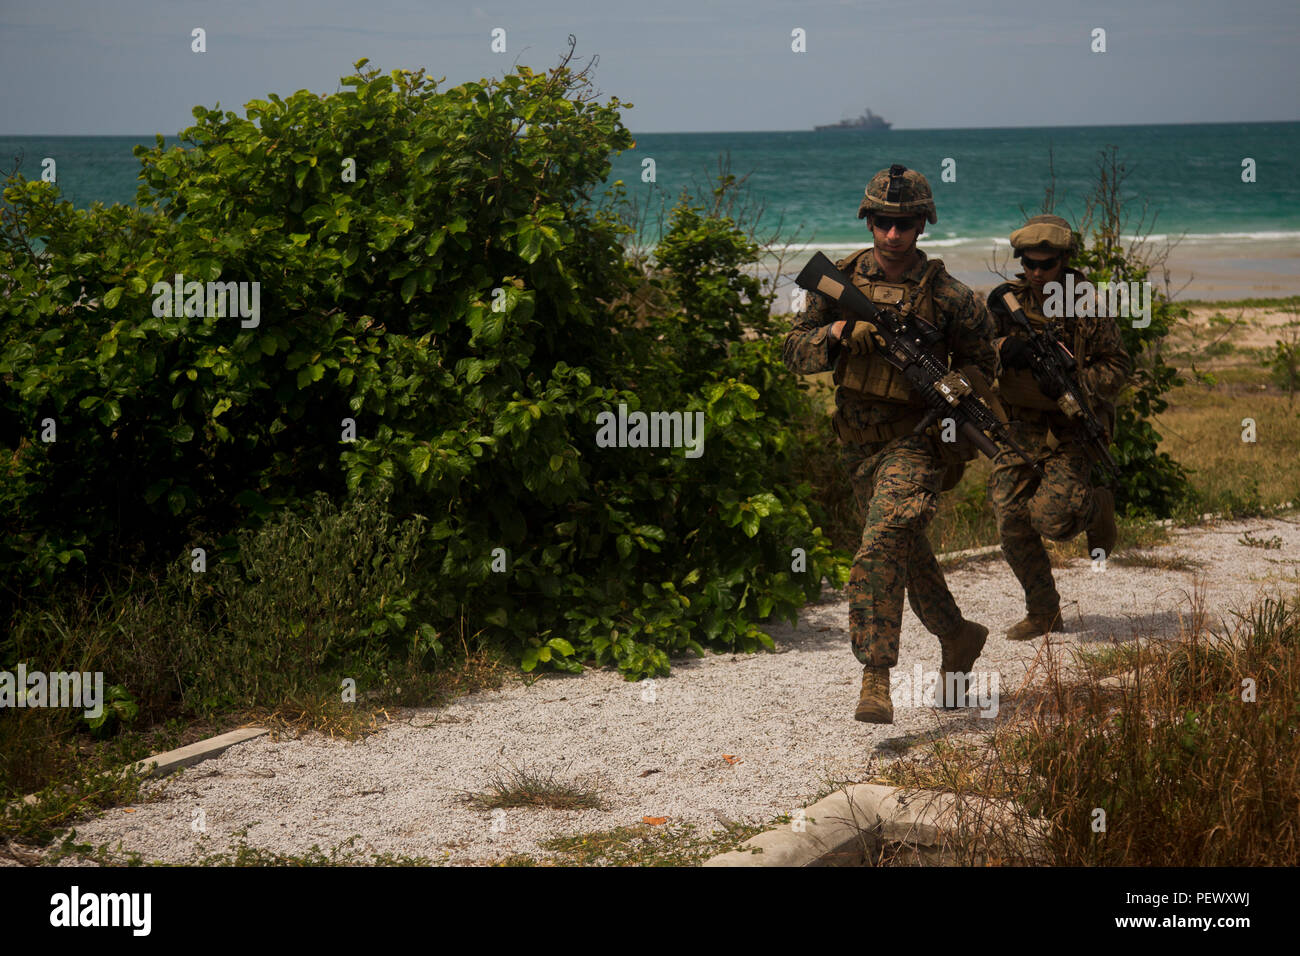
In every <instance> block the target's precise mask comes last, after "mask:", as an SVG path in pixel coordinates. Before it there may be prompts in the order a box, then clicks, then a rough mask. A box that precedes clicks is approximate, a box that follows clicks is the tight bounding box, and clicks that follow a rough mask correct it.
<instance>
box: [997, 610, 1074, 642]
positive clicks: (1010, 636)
mask: <svg viewBox="0 0 1300 956" xmlns="http://www.w3.org/2000/svg"><path fill="white" fill-rule="evenodd" d="M1063 630H1065V625H1063V624H1062V623H1061V612H1060V611H1059V610H1058V611H1053V612H1052V613H1051V614H1027V615H1025V619H1024V620H1023V621H1021V622H1020V623H1018V624H1013V625H1012V626H1011V629H1010V630H1008V631H1007V640H1009V641H1030V640H1033V639H1034V638H1035V637H1041V636H1042V635H1044V634H1046V633H1047V632H1048V631H1063Z"/></svg>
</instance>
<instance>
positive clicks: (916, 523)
mask: <svg viewBox="0 0 1300 956" xmlns="http://www.w3.org/2000/svg"><path fill="white" fill-rule="evenodd" d="M841 460H842V461H843V462H844V464H845V465H846V466H847V467H848V469H849V475H850V477H851V479H852V481H853V493H854V495H855V497H856V498H857V501H858V506H859V508H860V509H861V510H862V512H863V513H864V514H865V516H866V520H865V523H864V526H863V529H862V545H861V546H860V547H859V548H858V552H857V555H856V556H855V557H854V559H853V570H852V571H851V572H850V574H849V587H848V594H849V636H850V639H851V640H852V643H853V655H854V657H856V658H857V659H858V661H859V662H860V663H861V664H863V665H864V666H866V667H893V666H895V665H896V664H897V663H898V636H899V632H900V631H901V630H902V622H903V594H904V592H905V591H906V593H907V598H908V601H909V602H910V603H911V605H912V610H913V611H914V612H915V613H916V616H917V617H919V618H920V619H921V623H922V624H924V625H925V628H926V630H928V631H930V632H931V633H932V634H935V635H943V634H949V633H951V632H952V631H954V630H956V629H957V627H958V626H959V625H960V624H961V621H962V616H961V611H960V610H958V608H957V602H956V601H954V600H953V597H952V593H951V592H950V591H949V590H948V585H947V583H946V582H945V581H944V579H943V572H942V571H941V570H940V569H939V563H938V562H937V561H936V560H935V559H934V552H933V551H932V550H931V549H930V542H929V540H928V539H927V538H926V536H925V529H926V527H927V526H928V525H929V524H930V520H931V519H932V518H933V517H934V512H935V509H936V508H937V507H938V504H939V487H940V483H941V481H942V479H943V474H944V470H945V465H944V464H943V463H942V462H941V461H940V459H939V457H938V455H937V454H936V450H935V445H934V442H933V440H932V439H930V438H929V437H927V436H925V435H921V436H915V435H907V436H905V437H902V438H896V439H894V440H893V441H890V442H888V443H887V444H885V445H883V446H881V445H857V444H852V443H846V444H845V445H844V447H843V450H842V452H841Z"/></svg>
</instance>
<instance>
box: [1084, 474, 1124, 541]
mask: <svg viewBox="0 0 1300 956" xmlns="http://www.w3.org/2000/svg"><path fill="white" fill-rule="evenodd" d="M1093 494H1094V495H1095V496H1096V501H1097V510H1096V512H1095V513H1094V514H1093V516H1092V521H1091V522H1090V523H1089V524H1088V557H1090V558H1091V557H1093V552H1095V551H1096V550H1097V549H1098V548H1100V549H1101V550H1102V551H1103V552H1104V557H1107V558H1108V557H1110V554H1111V552H1112V551H1113V550H1114V549H1115V539H1116V538H1118V537H1119V531H1118V529H1117V528H1116V527H1115V495H1114V494H1113V493H1112V492H1111V490H1110V489H1109V488H1098V489H1097V490H1096V491H1094V492H1093Z"/></svg>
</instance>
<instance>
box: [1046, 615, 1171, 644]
mask: <svg viewBox="0 0 1300 956" xmlns="http://www.w3.org/2000/svg"><path fill="white" fill-rule="evenodd" d="M1064 619H1065V629H1066V633H1065V634H1061V635H1059V636H1060V637H1068V638H1069V639H1070V641H1071V642H1072V643H1078V644H1099V643H1110V642H1111V641H1113V640H1120V641H1131V640H1135V639H1137V638H1140V637H1141V638H1157V639H1163V640H1173V639H1176V638H1177V637H1178V636H1179V635H1180V634H1181V633H1183V631H1184V630H1185V629H1186V628H1187V627H1188V626H1189V625H1190V623H1191V621H1190V615H1188V613H1187V612H1186V611H1185V610H1184V611H1177V610H1169V611H1152V612H1149V613H1134V614H1080V613H1079V611H1078V610H1077V609H1070V610H1066V611H1065V613H1064ZM1052 636H1053V637H1057V636H1058V635H1055V634H1054V635H1052Z"/></svg>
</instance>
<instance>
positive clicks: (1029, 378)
mask: <svg viewBox="0 0 1300 956" xmlns="http://www.w3.org/2000/svg"><path fill="white" fill-rule="evenodd" d="M1011 290H1012V292H1013V294H1014V295H1015V297H1016V299H1017V300H1018V301H1019V302H1020V307H1021V308H1022V309H1024V312H1025V316H1026V317H1027V318H1028V319H1029V323H1030V324H1031V325H1032V326H1033V327H1034V328H1035V330H1041V329H1050V327H1051V325H1052V322H1051V320H1050V319H1049V318H1048V317H1047V316H1046V315H1044V314H1043V312H1042V309H1041V307H1040V306H1039V305H1038V304H1037V303H1035V302H1034V299H1033V296H1032V295H1030V290H1029V283H1028V282H1025V281H1024V280H1020V281H1017V282H1012V283H1011ZM1048 334H1051V333H1050V331H1049V333H1048ZM1065 345H1066V347H1067V348H1069V349H1070V351H1071V352H1073V353H1074V357H1075V358H1076V359H1077V360H1078V362H1079V364H1080V365H1082V364H1083V360H1084V357H1085V356H1084V354H1083V323H1082V322H1076V323H1075V329H1074V341H1073V342H1067V343H1065ZM997 394H998V397H999V398H1000V399H1002V401H1003V403H1004V404H1006V405H1008V406H1010V407H1011V408H1014V409H1017V410H1018V411H1021V410H1024V409H1030V410H1032V411H1033V412H1038V413H1043V412H1047V413H1052V412H1055V413H1057V414H1060V413H1061V406H1060V405H1059V404H1057V402H1056V401H1055V400H1053V399H1050V398H1048V397H1047V396H1046V395H1044V394H1043V392H1042V390H1041V389H1040V388H1039V387H1038V381H1037V380H1036V379H1035V378H1034V374H1033V373H1032V372H1031V371H1029V369H1027V368H1004V369H1003V370H1002V374H1001V375H1000V376H998V385H997ZM1017 417H1020V418H1028V419H1039V418H1042V417H1043V416H1042V415H1041V414H1037V415H1035V414H1030V415H1024V414H1019V415H1018V416H1017Z"/></svg>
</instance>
